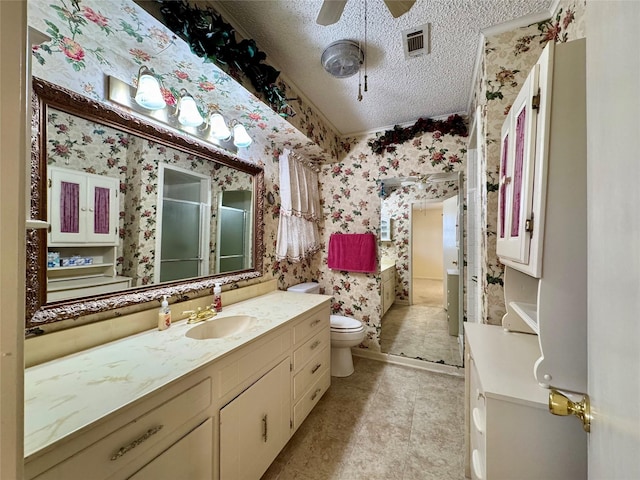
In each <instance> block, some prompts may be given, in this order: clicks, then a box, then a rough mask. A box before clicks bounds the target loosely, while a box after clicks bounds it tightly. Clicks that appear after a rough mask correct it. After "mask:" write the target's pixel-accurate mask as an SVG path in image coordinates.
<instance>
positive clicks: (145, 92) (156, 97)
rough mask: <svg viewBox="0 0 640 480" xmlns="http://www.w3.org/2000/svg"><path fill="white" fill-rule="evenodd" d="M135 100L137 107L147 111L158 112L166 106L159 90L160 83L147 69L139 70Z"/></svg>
mask: <svg viewBox="0 0 640 480" xmlns="http://www.w3.org/2000/svg"><path fill="white" fill-rule="evenodd" d="M135 100H136V103H137V104H138V105H140V106H141V107H144V108H147V109H149V110H160V109H161V108H164V107H166V106H167V103H166V102H165V101H164V97H163V96H162V91H161V90H160V82H158V79H157V78H156V77H155V76H154V75H153V74H152V73H151V70H149V69H148V68H147V67H142V68H141V69H140V74H139V77H138V88H137V89H136V96H135Z"/></svg>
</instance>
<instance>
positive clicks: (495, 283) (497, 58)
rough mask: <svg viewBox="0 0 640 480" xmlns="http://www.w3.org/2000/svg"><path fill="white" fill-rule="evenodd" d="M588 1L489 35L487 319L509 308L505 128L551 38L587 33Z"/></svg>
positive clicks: (480, 99) (482, 101) (482, 98)
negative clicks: (503, 238) (502, 247)
mask: <svg viewBox="0 0 640 480" xmlns="http://www.w3.org/2000/svg"><path fill="white" fill-rule="evenodd" d="M584 25H585V1H584V0H562V1H560V3H559V5H558V9H557V11H556V12H555V13H554V15H553V16H552V17H551V18H550V19H549V20H547V21H544V22H540V23H535V24H532V25H529V26H527V27H524V28H518V29H516V30H512V31H509V32H505V33H502V34H499V35H495V36H492V37H488V38H486V40H485V49H484V55H483V58H482V63H481V65H480V72H481V76H480V79H479V81H478V84H477V85H476V92H475V101H476V103H477V105H479V106H480V107H481V112H482V113H481V119H480V122H481V127H482V131H483V138H482V142H481V143H480V148H481V149H482V152H481V154H480V158H481V159H483V162H484V164H483V165H481V166H480V168H481V171H482V172H483V175H484V179H485V181H486V183H485V186H486V189H485V190H484V191H483V192H481V197H480V202H481V205H482V208H483V210H482V220H481V224H482V225H483V229H484V231H485V234H484V235H483V236H482V237H483V238H482V241H483V245H482V252H483V254H484V258H483V261H482V269H483V271H482V278H483V290H484V295H483V304H484V305H483V310H484V312H483V318H484V320H485V322H486V323H491V324H496V325H497V324H500V323H501V321H502V316H503V315H504V313H505V306H504V290H503V274H504V267H503V265H502V264H501V263H500V262H499V260H498V258H497V257H496V254H495V251H496V229H497V217H498V214H497V210H498V195H497V191H498V175H499V170H500V166H499V158H500V144H499V143H500V142H499V139H500V131H501V127H502V124H503V122H504V119H505V116H506V114H507V113H508V112H509V109H510V107H511V103H512V102H513V100H515V97H516V95H517V94H518V92H519V90H520V86H521V84H522V82H523V81H524V79H525V78H526V76H527V75H528V73H529V71H530V69H531V67H532V66H533V65H534V63H535V62H536V61H537V59H538V57H539V56H540V53H541V52H542V49H543V48H544V46H545V45H546V43H547V42H549V41H555V42H567V41H571V40H575V39H578V38H583V37H584V36H585V31H584Z"/></svg>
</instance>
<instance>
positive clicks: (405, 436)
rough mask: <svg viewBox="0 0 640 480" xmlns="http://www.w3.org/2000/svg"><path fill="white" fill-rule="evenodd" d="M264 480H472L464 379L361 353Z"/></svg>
mask: <svg viewBox="0 0 640 480" xmlns="http://www.w3.org/2000/svg"><path fill="white" fill-rule="evenodd" d="M354 364H355V369H356V371H355V373H354V374H353V375H351V376H350V377H346V378H336V377H332V378H331V388H330V389H329V390H328V391H327V393H325V395H324V397H323V398H322V399H321V400H320V401H319V402H318V404H317V406H316V408H315V409H314V410H313V411H312V412H311V414H310V415H309V417H307V419H306V420H305V422H304V423H303V424H302V425H301V426H300V428H299V429H298V431H297V432H296V433H295V435H294V436H293V437H292V438H291V440H290V441H289V443H288V444H287V445H286V447H285V448H284V450H283V451H282V452H281V453H280V455H279V456H278V457H277V458H276V460H275V461H274V462H273V464H272V465H271V467H270V468H269V470H267V472H266V473H265V474H264V476H263V477H262V480H276V479H277V480H294V479H295V480H330V479H331V480H449V479H456V480H462V479H464V465H463V463H464V460H463V458H464V401H463V397H464V378H462V377H454V376H449V375H444V374H439V373H433V372H428V371H425V370H418V369H413V368H410V367H405V366H400V365H392V364H389V363H384V362H379V361H376V360H369V359H364V358H360V357H354Z"/></svg>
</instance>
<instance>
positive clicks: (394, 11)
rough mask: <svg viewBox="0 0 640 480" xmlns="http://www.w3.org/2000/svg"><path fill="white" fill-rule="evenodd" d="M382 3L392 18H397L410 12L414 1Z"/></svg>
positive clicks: (402, 0) (389, 0) (386, 0)
mask: <svg viewBox="0 0 640 480" xmlns="http://www.w3.org/2000/svg"><path fill="white" fill-rule="evenodd" d="M384 3H385V4H386V5H387V8H388V9H389V11H390V12H391V15H393V18H398V17H399V16H400V15H404V14H405V13H407V12H408V11H409V10H411V7H413V4H414V3H416V0H384Z"/></svg>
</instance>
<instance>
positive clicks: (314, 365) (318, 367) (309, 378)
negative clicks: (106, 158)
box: [293, 337, 331, 402]
mask: <svg viewBox="0 0 640 480" xmlns="http://www.w3.org/2000/svg"><path fill="white" fill-rule="evenodd" d="M314 338H315V337H314ZM330 352H331V350H330V348H329V346H328V345H324V348H323V349H321V350H320V351H319V352H317V353H316V354H315V355H314V356H313V357H312V358H311V360H309V361H308V362H307V363H306V364H305V365H304V367H303V368H302V369H301V370H300V371H299V372H298V373H297V374H296V376H295V377H293V401H294V402H297V401H298V399H299V398H300V397H301V396H302V395H303V394H304V392H306V391H307V390H308V389H309V387H310V386H311V384H312V383H314V382H315V381H316V379H317V378H318V377H320V376H321V375H322V374H323V373H324V371H325V370H326V369H327V368H328V367H329V365H330V362H331V353H330Z"/></svg>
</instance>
